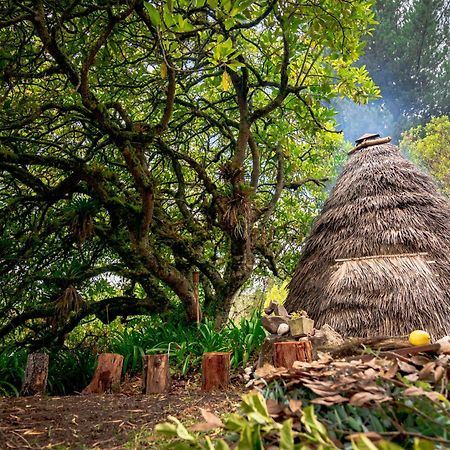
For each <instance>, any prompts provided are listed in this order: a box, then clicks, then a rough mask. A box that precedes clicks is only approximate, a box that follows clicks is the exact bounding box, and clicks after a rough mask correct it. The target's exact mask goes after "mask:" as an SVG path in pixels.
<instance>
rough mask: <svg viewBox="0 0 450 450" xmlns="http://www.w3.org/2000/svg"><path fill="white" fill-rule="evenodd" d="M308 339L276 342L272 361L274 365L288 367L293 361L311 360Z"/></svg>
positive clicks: (310, 348)
mask: <svg viewBox="0 0 450 450" xmlns="http://www.w3.org/2000/svg"><path fill="white" fill-rule="evenodd" d="M312 359H313V354H312V345H311V342H310V341H298V342H296V341H294V342H276V343H275V353H274V355H273V362H274V366H275V367H286V368H288V369H290V368H291V367H292V365H293V364H294V362H295V361H307V362H309V361H312Z"/></svg>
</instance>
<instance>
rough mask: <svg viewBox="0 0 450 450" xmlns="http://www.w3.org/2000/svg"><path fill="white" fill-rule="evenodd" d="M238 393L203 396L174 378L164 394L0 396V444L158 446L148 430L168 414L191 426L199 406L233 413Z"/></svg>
mask: <svg viewBox="0 0 450 450" xmlns="http://www.w3.org/2000/svg"><path fill="white" fill-rule="evenodd" d="M240 393H242V392H239V390H238V389H231V390H229V391H227V392H217V393H210V394H206V393H203V392H201V391H200V390H199V389H198V387H197V386H195V385H187V384H185V383H183V382H178V383H177V384H176V385H175V386H173V387H172V389H171V392H170V394H168V395H155V396H144V395H142V394H136V393H126V394H123V393H122V394H116V395H112V394H105V395H89V396H68V397H45V398H38V397H24V398H3V399H0V448H2V449H3V448H4V449H8V448H13V449H26V448H32V449H37V448H59V449H63V448H70V449H92V448H97V449H116V448H157V444H156V442H155V440H154V439H155V438H152V437H149V436H148V435H147V433H146V432H147V431H148V432H149V431H151V429H152V428H153V426H154V425H155V424H156V423H160V422H163V421H165V420H166V418H167V416H168V415H173V416H175V417H177V418H179V419H180V420H182V421H183V423H188V424H189V423H192V422H193V421H194V420H195V419H197V418H199V417H200V412H199V408H206V409H210V410H211V411H213V412H215V413H218V414H222V413H224V412H227V411H232V410H234V409H235V407H236V406H237V404H238V401H239V394H240ZM138 441H139V444H138V445H137V444H135V443H136V442H138Z"/></svg>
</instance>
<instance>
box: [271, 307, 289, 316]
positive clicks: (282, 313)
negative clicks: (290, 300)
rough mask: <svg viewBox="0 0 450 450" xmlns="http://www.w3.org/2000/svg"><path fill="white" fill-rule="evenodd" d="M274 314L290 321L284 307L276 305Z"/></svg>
mask: <svg viewBox="0 0 450 450" xmlns="http://www.w3.org/2000/svg"><path fill="white" fill-rule="evenodd" d="M274 313H275V315H276V316H281V317H285V318H286V319H289V313H288V312H287V310H286V308H285V307H284V306H283V305H276V306H275V308H274Z"/></svg>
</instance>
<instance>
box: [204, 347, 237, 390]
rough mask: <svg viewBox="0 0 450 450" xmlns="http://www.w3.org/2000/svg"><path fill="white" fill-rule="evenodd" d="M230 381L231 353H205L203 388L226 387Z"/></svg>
mask: <svg viewBox="0 0 450 450" xmlns="http://www.w3.org/2000/svg"><path fill="white" fill-rule="evenodd" d="M229 383H230V353H228V352H211V353H203V361H202V390H204V391H212V390H215V389H225V388H227V386H228V384H229Z"/></svg>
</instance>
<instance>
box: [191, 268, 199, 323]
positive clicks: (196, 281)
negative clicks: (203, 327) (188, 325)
mask: <svg viewBox="0 0 450 450" xmlns="http://www.w3.org/2000/svg"><path fill="white" fill-rule="evenodd" d="M192 284H193V285H194V299H195V318H196V320H197V323H199V322H200V300H199V298H198V286H199V284H200V273H199V272H194V273H193V274H192Z"/></svg>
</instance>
